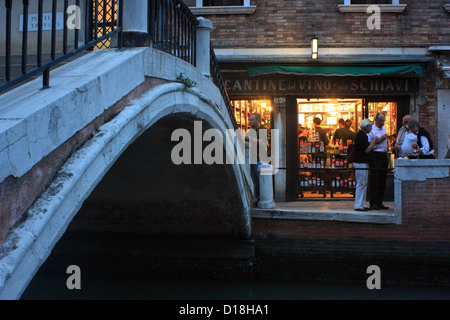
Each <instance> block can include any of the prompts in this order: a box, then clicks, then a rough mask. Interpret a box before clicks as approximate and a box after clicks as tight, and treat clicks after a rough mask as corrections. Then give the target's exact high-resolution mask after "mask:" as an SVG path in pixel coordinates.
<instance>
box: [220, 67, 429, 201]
mask: <svg viewBox="0 0 450 320" xmlns="http://www.w3.org/2000/svg"><path fill="white" fill-rule="evenodd" d="M305 68H306V69H307V70H306V69H305ZM389 68H390V69H389V70H388V69H386V70H388V71H386V72H385V73H386V74H379V72H380V68H377V69H376V70H377V72H378V74H375V69H373V70H372V68H364V67H360V66H359V67H357V68H353V67H332V68H328V70H326V69H322V68H317V67H316V68H313V67H302V68H300V69H297V70H295V71H292V69H291V70H286V69H283V70H281V71H280V68H276V67H271V68H269V67H266V66H263V67H255V68H248V69H247V72H232V73H230V72H228V73H225V74H224V80H225V84H226V87H227V90H228V93H229V95H230V99H231V100H232V104H233V106H234V108H235V116H236V120H237V122H238V124H239V126H240V128H241V129H242V130H244V131H245V130H247V129H248V128H249V126H248V117H249V116H250V115H251V114H252V113H259V114H260V115H261V116H262V119H263V124H264V125H265V126H266V127H267V128H270V129H278V130H279V131H280V137H281V140H282V141H280V146H281V148H282V149H281V150H280V154H281V156H280V158H281V159H280V165H281V167H280V169H279V171H278V173H277V175H276V176H275V179H274V181H275V183H274V189H275V200H276V201H292V200H299V199H311V198H313V199H331V198H348V199H352V198H353V196H354V190H355V186H356V182H355V179H354V170H353V168H352V164H351V163H349V161H348V159H347V157H348V152H347V151H348V146H349V145H350V144H351V143H352V142H353V141H352V138H351V136H352V135H351V134H350V136H349V135H344V136H343V135H340V132H341V131H339V130H338V129H340V128H341V126H342V124H340V122H343V123H344V126H345V122H346V124H347V127H348V128H349V129H346V130H347V132H348V131H351V132H354V133H356V132H358V130H359V124H360V123H361V121H362V120H363V119H364V118H369V119H370V120H373V119H374V117H375V115H376V114H377V113H378V112H382V113H384V114H385V116H386V123H385V127H386V132H387V134H388V136H389V140H388V146H389V159H390V164H389V167H390V168H393V164H394V159H395V158H396V153H395V149H394V142H395V138H396V134H397V131H398V129H399V128H400V127H401V125H402V118H403V116H404V115H406V114H408V113H411V112H413V111H414V108H415V97H416V93H417V92H418V87H419V78H418V77H417V75H420V74H421V69H420V67H418V66H401V67H397V66H395V67H389ZM241 70H242V69H241ZM327 72H328V73H327ZM370 72H372V73H370ZM388 73H389V74H388ZM316 118H318V119H319V120H317V119H316ZM315 119H316V120H315ZM315 121H316V123H315ZM318 122H320V124H318ZM316 126H320V127H321V128H322V129H323V130H322V131H323V134H321V135H320V136H319V135H318V134H316V132H317V131H318V130H316ZM349 137H350V138H349ZM369 194H370V190H369ZM385 200H387V201H389V200H391V201H392V200H393V174H392V171H390V172H389V173H388V182H387V185H386V196H385Z"/></svg>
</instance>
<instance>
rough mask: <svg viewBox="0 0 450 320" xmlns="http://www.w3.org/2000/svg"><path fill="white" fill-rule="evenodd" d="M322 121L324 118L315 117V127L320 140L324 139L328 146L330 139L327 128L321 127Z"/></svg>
mask: <svg viewBox="0 0 450 320" xmlns="http://www.w3.org/2000/svg"><path fill="white" fill-rule="evenodd" d="M321 122H322V120H320V118H317V117H316V118H314V127H315V129H316V132H317V133H318V134H319V139H320V141H322V142H323V144H324V145H325V146H328V143H329V142H330V140H328V137H327V133H326V132H325V130H324V129H322V128H321V127H320V123H321Z"/></svg>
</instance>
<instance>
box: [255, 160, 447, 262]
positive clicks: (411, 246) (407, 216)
mask: <svg viewBox="0 0 450 320" xmlns="http://www.w3.org/2000/svg"><path fill="white" fill-rule="evenodd" d="M421 161H422V160H421ZM436 161H437V160H436ZM396 183H398V182H396ZM449 185H450V177H445V178H430V179H427V180H426V181H403V182H402V186H401V190H402V195H401V207H402V223H401V224H400V225H393V224H371V223H353V222H338V221H314V220H279V219H258V218H254V219H253V235H254V236H255V237H256V238H260V239H270V238H272V239H273V238H284V239H298V240H304V241H319V242H320V241H325V240H326V241H335V242H345V243H347V244H352V245H351V246H350V247H349V248H352V247H353V249H354V248H357V247H359V248H358V249H361V245H362V244H364V243H366V244H370V243H371V244H374V243H376V244H378V245H379V248H384V249H385V250H391V249H392V250H394V249H395V250H396V249H397V248H394V247H391V246H390V244H392V243H401V244H402V246H405V248H406V250H408V252H410V253H414V251H415V250H417V252H422V251H421V249H424V250H428V249H429V246H431V247H432V248H434V249H436V250H437V251H436V252H446V253H447V255H450V201H449V200H448V199H450V188H449ZM430 253H431V252H430Z"/></svg>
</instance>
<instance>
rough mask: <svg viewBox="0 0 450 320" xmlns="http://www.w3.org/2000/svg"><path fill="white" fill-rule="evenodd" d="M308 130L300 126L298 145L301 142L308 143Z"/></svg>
mask: <svg viewBox="0 0 450 320" xmlns="http://www.w3.org/2000/svg"><path fill="white" fill-rule="evenodd" d="M308 133H309V131H308V129H307V128H305V127H303V126H302V125H299V126H298V143H300V142H308Z"/></svg>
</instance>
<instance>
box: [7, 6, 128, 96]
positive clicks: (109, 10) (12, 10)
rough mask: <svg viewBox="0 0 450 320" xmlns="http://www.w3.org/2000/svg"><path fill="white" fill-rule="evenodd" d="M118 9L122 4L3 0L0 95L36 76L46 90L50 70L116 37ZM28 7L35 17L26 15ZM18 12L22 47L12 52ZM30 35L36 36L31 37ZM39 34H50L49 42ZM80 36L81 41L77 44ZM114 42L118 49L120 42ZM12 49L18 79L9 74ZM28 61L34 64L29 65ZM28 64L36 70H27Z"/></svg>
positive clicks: (120, 23) (119, 10)
mask: <svg viewBox="0 0 450 320" xmlns="http://www.w3.org/2000/svg"><path fill="white" fill-rule="evenodd" d="M58 3H59V4H61V3H62V13H61V10H60V11H59V12H58V7H59V9H61V6H58ZM50 6H51V13H50V14H48V13H44V7H45V8H48V7H50ZM122 6H123V0H70V1H69V0H45V1H44V0H38V1H31V3H30V1H29V0H22V1H16V0H15V1H12V0H5V1H4V8H3V9H4V10H5V21H4V22H3V21H2V22H0V23H4V24H5V30H6V34H5V41H4V52H5V58H4V67H3V68H4V81H6V82H4V83H2V84H0V93H2V92H3V91H5V90H7V89H10V88H11V87H13V86H15V85H18V84H20V83H23V82H25V81H27V80H29V79H31V78H33V77H34V76H39V75H40V74H42V75H43V88H48V87H49V78H50V68H51V67H53V66H55V65H56V64H59V63H60V62H62V61H64V60H67V59H69V58H71V57H73V56H74V55H76V54H78V53H80V52H82V51H85V50H88V49H91V48H93V47H94V46H96V45H97V44H99V43H101V42H104V41H105V40H108V39H111V37H112V36H113V35H115V34H119V32H120V31H121V29H122ZM20 7H21V8H20ZM30 7H31V9H32V12H33V11H34V12H37V13H30ZM0 9H1V8H0ZM20 10H21V13H22V15H21V17H20V32H21V33H22V44H21V48H16V47H17V46H18V45H17V44H16V45H15V46H14V48H13V46H12V40H13V35H14V36H17V32H16V31H15V30H12V25H13V22H14V25H15V24H16V22H19V21H18V20H19V19H18V18H19V11H20ZM61 15H62V19H61ZM32 31H37V32H36V34H35V35H34V34H32ZM43 31H50V33H51V35H50V37H49V38H50V39H49V40H50V41H48V39H44V37H43ZM33 33H34V32H33ZM61 33H62V36H61ZM1 36H3V35H0V39H1ZM32 36H33V38H34V37H36V38H35V39H33V38H32ZM80 36H82V37H83V38H84V39H83V40H82V41H81V42H80ZM2 42H3V41H2ZM118 42H119V45H120V43H121V41H120V40H119V41H118ZM15 43H17V42H15ZM29 45H30V46H29ZM2 49H3V48H2ZM13 49H14V53H16V51H19V53H18V55H19V56H21V61H20V63H19V64H20V66H21V70H20V75H18V76H14V75H13V73H12V72H11V70H12V67H13V63H12V58H13V57H12V50H13ZM44 56H45V57H47V56H49V59H47V58H46V60H47V61H44ZM31 57H35V59H36V60H35V61H29V59H30V58H31ZM14 58H15V57H14ZM30 64H31V65H33V66H34V65H35V66H36V67H34V68H32V69H30V70H29V65H30ZM0 76H1V75H0Z"/></svg>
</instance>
